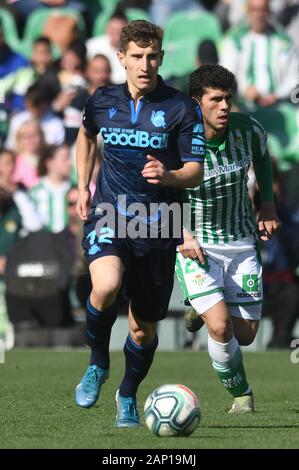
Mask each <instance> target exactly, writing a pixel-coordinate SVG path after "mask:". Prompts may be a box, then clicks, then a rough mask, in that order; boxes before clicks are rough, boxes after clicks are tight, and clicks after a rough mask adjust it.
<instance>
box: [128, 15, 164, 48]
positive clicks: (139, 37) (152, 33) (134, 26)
mask: <svg viewBox="0 0 299 470" xmlns="http://www.w3.org/2000/svg"><path fill="white" fill-rule="evenodd" d="M162 39H163V30H162V29H161V28H159V26H156V25H154V24H152V23H150V22H149V21H144V20H135V21H131V22H130V23H129V24H128V25H127V26H125V27H124V28H123V29H122V31H121V34H120V47H119V48H120V50H121V51H122V52H125V51H126V50H127V48H128V44H129V42H131V41H133V42H135V43H136V44H137V46H139V47H148V46H150V45H151V44H152V43H153V42H157V43H158V45H159V48H160V49H161V48H162Z"/></svg>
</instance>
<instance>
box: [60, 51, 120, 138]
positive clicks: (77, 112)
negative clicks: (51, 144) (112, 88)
mask: <svg viewBox="0 0 299 470" xmlns="http://www.w3.org/2000/svg"><path fill="white" fill-rule="evenodd" d="M110 76H111V67H110V63H109V60H108V59H107V57H106V56H104V55H102V54H97V55H96V56H95V57H94V58H93V59H91V60H90V61H89V62H88V64H87V69H86V75H85V77H86V79H87V89H85V90H84V89H83V90H82V89H81V91H80V90H78V93H77V94H76V96H75V97H74V98H73V99H72V100H71V101H70V102H69V103H67V104H66V102H65V101H64V102H63V101H59V98H57V99H56V100H55V110H61V111H62V110H63V116H64V127H65V140H66V143H67V144H68V145H72V144H73V143H74V142H75V140H76V138H77V134H78V130H79V127H80V125H81V122H82V112H83V110H84V107H85V104H86V101H87V99H88V98H89V97H90V96H91V95H92V94H93V93H94V92H95V90H96V89H97V88H98V87H102V86H108V85H109V84H110ZM62 104H63V105H64V106H62Z"/></svg>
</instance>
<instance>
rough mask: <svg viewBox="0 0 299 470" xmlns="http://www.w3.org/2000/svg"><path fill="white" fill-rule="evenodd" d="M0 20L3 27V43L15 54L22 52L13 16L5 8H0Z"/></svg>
mask: <svg viewBox="0 0 299 470" xmlns="http://www.w3.org/2000/svg"><path fill="white" fill-rule="evenodd" d="M0 19H1V22H2V25H3V31H4V38H5V42H6V43H7V44H9V46H10V47H11V48H12V49H13V50H15V51H16V52H22V50H21V49H22V45H21V41H20V39H19V36H18V31H17V26H16V23H15V19H14V17H13V15H12V14H11V13H10V12H9V11H8V10H5V8H0Z"/></svg>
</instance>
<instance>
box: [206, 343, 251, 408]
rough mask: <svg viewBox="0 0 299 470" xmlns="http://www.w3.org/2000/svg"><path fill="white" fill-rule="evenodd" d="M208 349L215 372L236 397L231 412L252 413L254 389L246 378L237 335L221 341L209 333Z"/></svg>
mask: <svg viewBox="0 0 299 470" xmlns="http://www.w3.org/2000/svg"><path fill="white" fill-rule="evenodd" d="M208 349H209V355H210V357H211V359H212V364H213V368H214V370H215V372H216V373H217V375H218V377H219V379H220V380H221V382H222V383H223V385H224V387H225V388H226V389H227V391H228V392H229V393H230V394H231V396H232V397H233V399H234V402H233V406H232V408H231V410H230V411H229V413H252V412H253V411H254V403H253V395H252V390H251V387H250V386H249V384H248V382H247V379H246V374H245V369H244V364H243V357H242V352H241V349H240V346H239V343H238V341H237V339H236V338H235V336H233V337H232V338H231V339H230V340H229V341H228V342H227V343H220V342H218V341H215V340H214V339H213V338H212V337H211V336H210V335H209V337H208Z"/></svg>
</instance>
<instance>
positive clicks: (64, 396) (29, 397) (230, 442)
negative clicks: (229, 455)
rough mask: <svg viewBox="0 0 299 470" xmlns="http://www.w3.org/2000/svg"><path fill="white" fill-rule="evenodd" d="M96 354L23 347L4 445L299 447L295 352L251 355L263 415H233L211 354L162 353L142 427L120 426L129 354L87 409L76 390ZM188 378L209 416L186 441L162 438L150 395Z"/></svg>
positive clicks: (3, 374) (13, 373)
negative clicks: (151, 417)
mask: <svg viewBox="0 0 299 470" xmlns="http://www.w3.org/2000/svg"><path fill="white" fill-rule="evenodd" d="M88 357H89V355H88V351H78V352H75V351H63V352H59V351H50V350H15V351H12V352H9V353H7V354H6V363H5V364H0V397H1V419H0V448H1V449H7V448H10V449H12V448H13V449H16V448H19V449H20V448H23V449H42V448H44V449H83V448H90V449H91V448H93V449H132V448H135V449H138V448H140V449H205V448H208V449H229V448H239V449H245V448H261V449H265V448H282V449H287V448H298V442H299V397H298V379H299V364H293V363H292V362H291V360H290V352H267V353H247V354H244V358H245V367H246V370H247V377H248V380H249V382H250V383H251V385H252V386H253V388H254V394H255V402H256V413H254V414H253V415H249V416H248V415H246V416H244V415H243V416H230V415H228V414H227V413H226V410H227V409H228V408H229V407H230V405H231V399H230V397H229V395H228V393H227V392H226V391H225V390H224V389H223V387H222V385H221V384H220V382H219V381H218V379H217V377H216V375H215V374H214V371H213V370H212V367H211V364H210V360H209V357H208V354H207V353H206V352H175V353H163V352H158V353H157V354H156V357H155V362H154V364H153V366H152V369H151V371H150V374H149V376H148V377H147V378H146V380H145V381H144V382H143V383H142V384H141V386H140V389H139V393H138V399H139V400H138V402H139V411H140V414H141V417H142V425H141V427H140V428H138V429H116V428H114V418H115V405H114V396H115V391H116V389H117V386H118V384H119V381H120V379H121V377H122V374H123V367H124V363H123V354H122V353H120V352H119V353H118V352H115V353H112V354H111V375H110V378H109V380H108V381H107V382H106V384H105V385H103V387H102V392H101V396H100V399H99V401H98V403H97V404H96V406H95V407H94V408H91V409H89V410H86V409H80V408H79V407H77V406H76V405H75V402H74V389H75V386H76V385H77V383H78V382H79V380H80V378H81V376H82V375H83V373H84V371H85V368H86V365H87V363H88ZM166 383H183V384H184V385H186V386H188V387H190V388H191V389H192V390H193V391H194V392H195V393H196V394H197V396H198V397H199V400H200V404H201V409H202V419H201V422H200V424H199V427H198V428H197V430H196V431H195V432H194V433H193V434H192V435H191V436H189V437H185V438H159V437H156V436H154V435H153V434H151V433H150V431H149V430H148V429H147V427H146V426H145V424H144V420H143V404H144V401H145V399H146V396H147V395H148V394H149V393H150V392H151V391H152V390H153V389H154V388H156V387H157V386H159V385H162V384H166Z"/></svg>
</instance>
